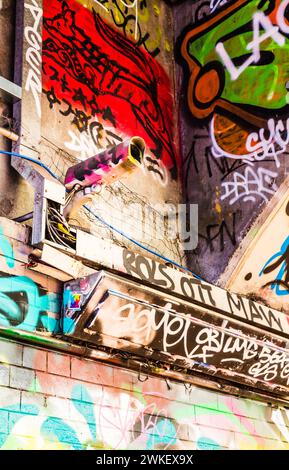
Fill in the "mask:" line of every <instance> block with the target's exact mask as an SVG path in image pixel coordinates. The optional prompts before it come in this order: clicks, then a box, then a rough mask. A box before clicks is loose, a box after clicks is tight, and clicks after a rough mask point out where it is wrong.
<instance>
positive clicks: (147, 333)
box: [86, 302, 289, 385]
mask: <svg viewBox="0 0 289 470" xmlns="http://www.w3.org/2000/svg"><path fill="white" fill-rule="evenodd" d="M108 309H109V311H110V312H112V311H113V314H112V315H111V316H110V320H109V323H108V322H107V316H108V315H107V313H108V310H105V311H102V312H101V311H99V313H98V321H99V327H100V331H101V333H102V334H104V335H110V336H115V337H117V338H119V340H118V346H119V347H120V348H121V338H126V339H130V341H132V344H133V345H134V347H140V348H143V347H150V348H151V349H153V350H154V349H156V350H157V351H163V352H164V353H167V354H170V355H171V357H172V358H173V359H174V360H175V359H176V358H183V359H186V360H187V361H188V362H189V363H193V364H195V365H198V366H204V365H205V366H206V367H208V366H211V367H212V366H213V367H219V366H222V367H223V368H225V369H228V370H233V371H236V373H238V372H239V373H246V374H248V375H250V376H251V377H253V378H255V379H260V378H261V379H262V380H264V381H266V382H271V381H273V380H275V379H276V378H277V379H278V380H279V381H281V382H283V383H284V382H285V383H286V385H288V384H289V356H288V353H287V352H286V350H285V349H281V348H278V347H276V346H275V345H274V344H272V343H269V342H267V340H266V339H265V338H264V337H262V340H259V339H258V338H256V337H255V336H250V335H249V334H247V333H246V334H244V332H243V331H241V330H239V327H238V328H237V329H235V327H234V325H233V324H231V323H229V322H228V321H227V320H224V321H223V323H222V325H218V326H215V325H213V326H211V325H209V324H208V323H206V322H205V321H202V320H200V319H198V318H196V317H194V316H191V315H188V314H186V315H184V314H180V313H177V312H175V311H174V309H173V305H172V303H167V304H165V305H164V306H163V307H157V308H155V307H151V306H149V305H147V306H141V305H140V304H136V303H134V302H130V303H127V304H124V305H121V306H118V307H117V308H115V307H114V309H112V308H111V306H110V307H108ZM112 325H113V326H112ZM99 327H98V328H99ZM86 332H87V333H89V334H90V335H94V334H96V333H97V332H96V331H94V330H90V329H88V328H87V329H86ZM253 361H256V362H253ZM236 365H237V366H236ZM232 366H233V369H232ZM236 367H237V368H236ZM238 368H239V369H238Z"/></svg>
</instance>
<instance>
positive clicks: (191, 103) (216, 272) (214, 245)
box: [175, 0, 289, 281]
mask: <svg viewBox="0 0 289 470" xmlns="http://www.w3.org/2000/svg"><path fill="white" fill-rule="evenodd" d="M175 30H176V41H175V44H176V45H175V54H176V59H177V61H178V64H179V66H178V87H179V89H180V90H181V96H180V131H181V142H182V143H181V145H182V156H183V165H184V186H185V192H186V197H187V201H189V202H191V203H192V202H193V203H198V204H199V214H200V219H199V245H198V248H197V250H195V251H194V252H191V253H189V255H188V259H189V263H190V266H191V267H193V268H194V269H196V270H197V272H199V273H200V274H201V275H203V276H204V277H205V278H206V279H208V280H209V281H216V280H217V279H218V278H219V277H220V275H221V273H222V272H223V271H224V269H225V267H226V265H227V264H228V261H229V259H230V257H231V256H232V254H233V253H234V251H235V250H236V248H237V247H238V246H239V244H240V242H241V240H242V238H243V237H244V236H245V234H246V232H247V230H248V229H249V227H250V226H251V224H252V222H253V221H254V220H255V219H256V217H257V216H258V214H259V213H260V212H261V211H262V210H263V208H264V207H265V205H266V204H267V202H268V201H269V200H270V199H271V198H272V196H273V195H274V194H275V193H276V191H277V190H278V187H279V186H280V184H281V183H282V181H283V180H284V178H285V177H286V174H287V170H286V159H287V149H288V135H289V134H288V92H287V88H286V87H288V73H287V69H288V67H287V49H288V30H289V27H288V1H287V0H283V1H281V0H280V1H279V0H278V1H262V2H259V1H257V0H251V1H247V0H238V1H227V0H223V1H213V0H212V1H203V0H200V1H196V2H191V1H187V2H184V3H182V4H181V5H179V6H176V7H175Z"/></svg>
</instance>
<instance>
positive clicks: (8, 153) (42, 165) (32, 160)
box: [0, 150, 59, 181]
mask: <svg viewBox="0 0 289 470" xmlns="http://www.w3.org/2000/svg"><path fill="white" fill-rule="evenodd" d="M0 153H3V154H4V155H11V156H12V157H18V158H22V159H23V160H28V161H29V162H32V163H36V164H37V165H39V166H41V167H42V168H44V170H46V171H48V173H49V174H50V175H51V176H52V177H53V178H55V179H57V180H58V181H59V179H58V178H57V176H56V175H55V174H54V173H53V172H52V171H51V170H50V168H48V166H46V165H45V164H44V163H42V162H40V161H39V160H35V158H31V157H27V156H26V155H21V154H20V153H16V152H7V151H5V150H0Z"/></svg>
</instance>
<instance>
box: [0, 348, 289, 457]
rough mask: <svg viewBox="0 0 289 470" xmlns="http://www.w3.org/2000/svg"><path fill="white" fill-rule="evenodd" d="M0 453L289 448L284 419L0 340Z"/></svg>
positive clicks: (255, 406) (259, 407) (257, 406)
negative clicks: (15, 451) (92, 449)
mask: <svg viewBox="0 0 289 470" xmlns="http://www.w3.org/2000/svg"><path fill="white" fill-rule="evenodd" d="M0 351H1V353H0V360H1V364H0V446H1V448H2V449H89V448H105V449H208V448H210V449H220V448H221V449H228V448H229V449H289V444H288V442H289V426H287V424H288V422H289V421H288V419H289V413H288V412H287V411H286V410H279V409H276V408H272V407H270V406H268V404H262V403H257V402H253V401H251V400H245V399H240V398H234V397H232V396H228V395H224V394H221V393H215V392H211V391H207V390H205V389H201V388H197V387H189V386H186V385H185V384H182V383H174V382H171V381H170V382H168V381H165V380H163V379H159V378H156V377H146V376H145V375H142V374H141V375H140V376H138V374H137V373H134V372H131V371H127V370H125V369H120V368H116V367H111V366H108V365H104V364H102V363H99V362H94V361H90V360H86V359H80V358H77V357H73V356H70V355H67V354H58V353H54V352H47V351H45V350H42V349H38V348H32V347H29V346H22V345H20V344H17V343H13V342H10V341H7V340H1V341H0Z"/></svg>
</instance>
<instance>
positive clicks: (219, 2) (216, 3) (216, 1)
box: [210, 0, 228, 13]
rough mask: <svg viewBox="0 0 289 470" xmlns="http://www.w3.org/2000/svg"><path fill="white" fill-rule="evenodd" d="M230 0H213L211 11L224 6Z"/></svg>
mask: <svg viewBox="0 0 289 470" xmlns="http://www.w3.org/2000/svg"><path fill="white" fill-rule="evenodd" d="M227 1H228V0H211V3H210V8H211V12H212V13H213V12H214V11H215V10H217V8H219V7H222V6H223V5H225V4H226V3H227Z"/></svg>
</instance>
